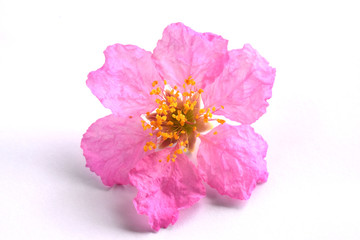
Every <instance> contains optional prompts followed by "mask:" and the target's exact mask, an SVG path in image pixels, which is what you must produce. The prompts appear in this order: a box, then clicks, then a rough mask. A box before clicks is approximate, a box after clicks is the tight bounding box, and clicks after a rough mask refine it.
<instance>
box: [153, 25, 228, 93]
mask: <svg viewBox="0 0 360 240" xmlns="http://www.w3.org/2000/svg"><path fill="white" fill-rule="evenodd" d="M227 42H228V41H227V40H225V39H223V38H222V37H221V36H218V35H215V34H212V33H198V32H195V31H194V30H192V29H190V28H189V27H186V26H185V25H184V24H182V23H174V24H171V25H169V26H168V27H167V28H165V30H164V32H163V37H162V39H161V40H159V41H158V43H157V46H156V48H155V49H154V53H153V58H154V61H155V63H156V66H157V68H158V70H159V72H160V74H161V76H162V77H163V78H164V79H166V80H167V81H168V82H169V83H170V84H171V85H177V86H182V85H183V83H184V80H185V79H187V78H188V77H189V76H192V77H193V78H194V79H195V81H196V85H197V86H198V87H200V88H204V86H205V85H206V84H210V83H212V82H213V81H214V80H215V78H216V77H217V76H218V75H219V74H220V73H221V72H222V70H223V67H224V63H225V62H226V61H227V59H228V56H227Z"/></svg>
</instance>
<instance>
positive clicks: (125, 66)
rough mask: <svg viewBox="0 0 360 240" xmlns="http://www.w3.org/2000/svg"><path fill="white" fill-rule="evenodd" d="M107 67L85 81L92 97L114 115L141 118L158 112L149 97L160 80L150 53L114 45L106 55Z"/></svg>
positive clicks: (105, 65) (151, 97)
mask: <svg viewBox="0 0 360 240" xmlns="http://www.w3.org/2000/svg"><path fill="white" fill-rule="evenodd" d="M104 54H105V64H104V65H103V66H102V67H101V68H100V69H98V70H96V71H94V72H91V73H89V75H88V80H87V81H86V83H87V85H88V87H89V88H90V89H91V91H92V92H93V94H94V95H95V96H96V97H97V98H98V99H99V100H100V101H101V102H102V104H103V105H104V106H105V107H106V108H109V109H111V111H112V112H113V113H114V114H117V115H120V114H121V115H126V117H128V116H140V115H141V114H143V113H146V112H151V111H152V110H154V108H155V102H154V101H155V98H154V96H151V95H150V94H149V93H150V91H151V89H152V85H151V84H152V82H153V81H155V80H160V76H159V75H158V73H157V70H156V69H155V65H154V63H153V61H152V59H151V52H147V51H145V50H143V49H141V48H139V47H137V46H133V45H121V44H115V45H112V46H109V47H107V49H106V50H105V51H104Z"/></svg>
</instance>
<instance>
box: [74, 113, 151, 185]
mask: <svg viewBox="0 0 360 240" xmlns="http://www.w3.org/2000/svg"><path fill="white" fill-rule="evenodd" d="M150 138H151V137H150V136H149V135H147V133H146V132H145V131H143V129H142V126H141V123H140V119H139V118H136V119H134V118H132V119H129V118H127V119H126V118H125V119H124V118H120V117H117V116H116V115H109V116H106V117H104V118H101V119H99V120H97V121H96V122H95V123H93V124H92V125H91V126H90V127H89V129H88V130H87V132H86V133H85V134H84V136H83V138H82V140H81V148H82V149H83V151H84V156H85V158H86V166H87V167H89V168H90V170H91V171H93V172H95V173H96V174H97V175H98V176H100V177H101V180H102V181H103V183H104V184H105V185H107V186H112V185H114V184H128V183H129V176H128V174H129V171H130V170H131V169H132V168H133V167H134V166H135V165H136V163H137V162H138V161H139V160H141V159H142V158H143V157H144V156H145V152H144V150H143V146H144V145H145V144H146V142H147V141H150Z"/></svg>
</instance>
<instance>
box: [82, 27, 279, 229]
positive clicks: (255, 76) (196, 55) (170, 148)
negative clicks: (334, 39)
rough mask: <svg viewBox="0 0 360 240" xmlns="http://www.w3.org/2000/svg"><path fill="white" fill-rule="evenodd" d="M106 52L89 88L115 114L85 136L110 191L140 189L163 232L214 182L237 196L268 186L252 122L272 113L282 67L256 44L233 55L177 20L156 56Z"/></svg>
mask: <svg viewBox="0 0 360 240" xmlns="http://www.w3.org/2000/svg"><path fill="white" fill-rule="evenodd" d="M104 53H105V64H104V65H103V66H102V67H101V68H100V69H98V70H96V71H94V72H91V73H90V74H89V75H88V80H87V82H86V83H87V85H88V87H89V88H90V89H91V91H92V92H93V94H94V95H95V96H96V97H98V99H99V100H100V101H101V102H102V104H103V105H104V106H105V107H106V108H109V109H110V110H111V111H112V114H111V115H109V116H106V117H104V118H101V119H99V120H97V121H96V122H95V123H93V124H92V125H91V126H90V127H89V129H88V130H87V132H86V133H85V134H84V136H83V139H82V142H81V147H82V149H83V151H84V156H85V158H86V162H87V164H86V166H87V167H89V168H90V170H91V171H93V172H95V173H96V174H97V175H98V176H100V177H101V180H102V181H103V183H104V184H105V185H107V186H113V185H115V184H131V185H132V186H134V187H136V188H137V189H138V193H137V196H136V198H135V199H134V205H135V208H136V210H137V212H138V213H140V214H145V215H147V216H148V218H149V223H150V225H151V227H152V228H153V229H154V230H156V231H158V230H159V229H160V228H161V227H162V228H166V227H167V226H168V225H169V224H170V223H171V224H174V223H175V222H176V220H177V218H178V214H179V210H180V209H183V208H187V207H189V206H191V205H193V204H194V203H196V202H197V201H199V200H200V199H201V198H202V197H204V196H205V187H204V184H203V182H204V181H205V182H206V183H207V184H208V185H209V186H210V187H212V188H215V189H216V190H217V191H218V192H219V193H220V194H222V195H228V196H230V197H232V198H236V199H248V198H249V197H250V195H251V192H252V190H253V189H254V188H255V186H256V184H257V183H263V182H266V180H267V177H268V172H267V169H266V161H265V159H264V158H265V156H266V151H267V144H266V142H265V141H264V139H263V138H262V137H261V136H260V135H258V134H257V133H255V132H254V130H253V128H252V127H251V126H250V124H251V123H253V122H255V121H256V120H257V119H258V118H259V117H260V116H261V115H262V114H264V113H265V110H266V107H267V106H268V103H267V102H266V100H267V99H269V98H270V97H271V89H272V86H273V82H274V78H275V69H274V68H272V67H270V66H269V64H268V62H267V61H266V60H265V59H264V58H263V57H261V56H260V55H259V53H258V52H257V51H256V50H254V49H253V48H252V47H251V46H250V45H248V44H247V45H245V46H244V47H243V48H242V49H235V50H231V51H228V50H227V40H225V39H223V38H222V37H221V36H218V35H215V34H212V33H198V32H195V31H193V30H192V29H190V28H188V27H186V26H184V25H183V24H182V23H176V24H171V25H169V26H168V27H167V28H166V29H165V30H164V33H163V36H162V39H161V40H159V41H158V43H157V46H156V48H155V49H154V51H153V53H151V52H148V51H145V50H143V49H141V48H139V47H137V46H133V45H121V44H115V45H112V46H109V47H108V48H107V49H106V50H105V52H104ZM219 116H224V117H225V118H221V117H219ZM224 119H230V120H233V121H236V122H239V123H241V125H239V126H233V125H229V124H228V123H227V122H226V120H224ZM199 143H200V144H199Z"/></svg>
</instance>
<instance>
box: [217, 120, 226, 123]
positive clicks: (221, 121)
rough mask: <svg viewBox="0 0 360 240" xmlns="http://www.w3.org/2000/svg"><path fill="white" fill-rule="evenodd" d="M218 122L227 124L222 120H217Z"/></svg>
mask: <svg viewBox="0 0 360 240" xmlns="http://www.w3.org/2000/svg"><path fill="white" fill-rule="evenodd" d="M216 121H217V122H218V123H221V124H224V123H225V120H222V119H216Z"/></svg>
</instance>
